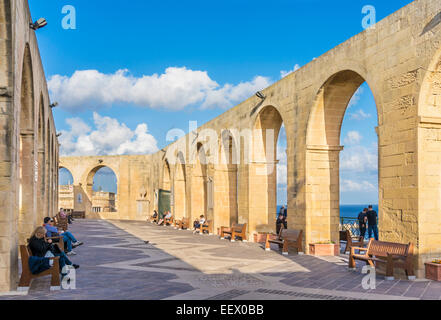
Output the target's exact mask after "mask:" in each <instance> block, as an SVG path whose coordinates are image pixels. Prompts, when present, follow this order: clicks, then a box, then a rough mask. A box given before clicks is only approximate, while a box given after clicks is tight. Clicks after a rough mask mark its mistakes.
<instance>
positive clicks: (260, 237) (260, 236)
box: [254, 232, 268, 243]
mask: <svg viewBox="0 0 441 320" xmlns="http://www.w3.org/2000/svg"><path fill="white" fill-rule="evenodd" d="M267 234H268V233H267V232H258V233H255V234H254V242H259V243H265V242H266V235H267Z"/></svg>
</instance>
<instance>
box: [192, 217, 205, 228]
mask: <svg viewBox="0 0 441 320" xmlns="http://www.w3.org/2000/svg"><path fill="white" fill-rule="evenodd" d="M204 223H205V217H204V215H203V214H201V216H200V217H199V220H196V221H195V222H193V230H195V231H196V229H199V228H200V227H201V226H202V225H203V224H204Z"/></svg>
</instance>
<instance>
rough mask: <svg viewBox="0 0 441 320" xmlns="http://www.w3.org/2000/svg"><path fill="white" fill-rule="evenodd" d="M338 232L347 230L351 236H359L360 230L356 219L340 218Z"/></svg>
mask: <svg viewBox="0 0 441 320" xmlns="http://www.w3.org/2000/svg"><path fill="white" fill-rule="evenodd" d="M340 230H342V231H344V230H349V232H350V233H351V236H353V237H357V236H359V235H360V229H359V228H358V219H357V218H349V217H340Z"/></svg>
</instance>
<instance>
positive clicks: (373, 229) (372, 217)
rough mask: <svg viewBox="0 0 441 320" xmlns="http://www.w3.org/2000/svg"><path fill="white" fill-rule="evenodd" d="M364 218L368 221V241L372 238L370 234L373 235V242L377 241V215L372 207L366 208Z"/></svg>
mask: <svg viewBox="0 0 441 320" xmlns="http://www.w3.org/2000/svg"><path fill="white" fill-rule="evenodd" d="M366 216H367V221H368V234H369V239H370V238H372V233H374V238H375V240H377V241H378V227H377V220H378V214H377V212H376V211H375V210H374V209H372V205H370V206H369V207H368V212H367V214H366Z"/></svg>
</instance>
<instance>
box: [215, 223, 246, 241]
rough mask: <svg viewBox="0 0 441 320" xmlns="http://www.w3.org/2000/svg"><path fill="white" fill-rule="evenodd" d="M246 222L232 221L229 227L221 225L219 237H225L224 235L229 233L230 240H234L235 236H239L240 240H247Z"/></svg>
mask: <svg viewBox="0 0 441 320" xmlns="http://www.w3.org/2000/svg"><path fill="white" fill-rule="evenodd" d="M246 232H247V224H246V223H243V224H238V223H233V225H232V226H231V228H230V227H221V234H220V237H221V239H225V235H230V239H231V242H234V241H236V237H240V238H241V239H242V241H244V242H246V241H247V235H246Z"/></svg>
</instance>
